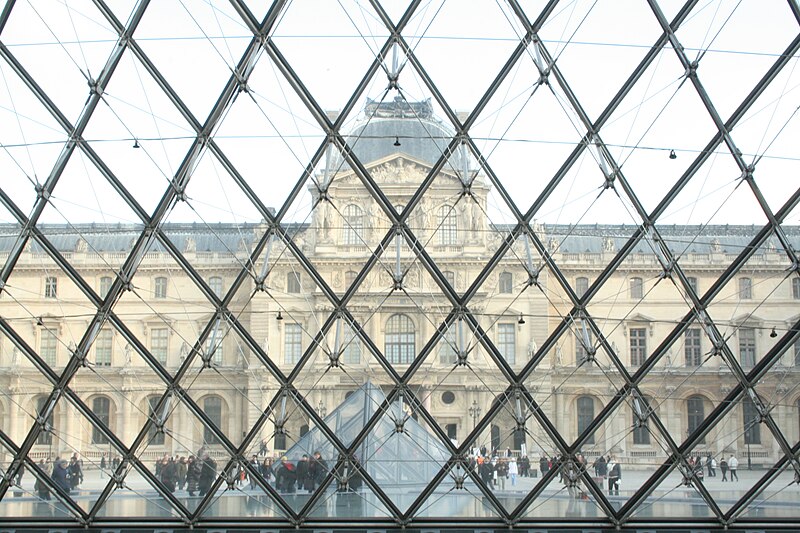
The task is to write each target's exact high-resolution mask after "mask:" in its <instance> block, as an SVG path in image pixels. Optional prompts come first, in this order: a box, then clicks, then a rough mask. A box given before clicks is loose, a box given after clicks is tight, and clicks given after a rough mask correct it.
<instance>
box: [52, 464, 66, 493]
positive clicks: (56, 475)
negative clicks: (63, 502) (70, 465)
mask: <svg viewBox="0 0 800 533" xmlns="http://www.w3.org/2000/svg"><path fill="white" fill-rule="evenodd" d="M50 477H51V478H52V479H53V482H55V484H56V485H57V486H59V487H61V488H62V489H63V490H64V492H66V493H67V494H69V491H70V490H71V487H70V485H69V479H68V472H67V461H66V459H56V462H55V466H53V473H52V474H51V475H50Z"/></svg>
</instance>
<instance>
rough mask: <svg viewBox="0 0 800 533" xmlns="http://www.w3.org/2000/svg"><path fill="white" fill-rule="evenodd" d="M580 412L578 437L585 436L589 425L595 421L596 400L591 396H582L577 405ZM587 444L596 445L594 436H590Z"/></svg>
mask: <svg viewBox="0 0 800 533" xmlns="http://www.w3.org/2000/svg"><path fill="white" fill-rule="evenodd" d="M575 406H576V409H577V411H578V413H577V414H578V416H577V419H578V435H581V434H583V432H584V431H586V428H588V427H589V424H591V423H592V420H594V398H592V397H591V396H581V397H579V398H578V400H577V402H576V403H575ZM586 444H594V434H591V435H589V438H588V439H586Z"/></svg>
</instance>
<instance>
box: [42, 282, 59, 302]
mask: <svg viewBox="0 0 800 533" xmlns="http://www.w3.org/2000/svg"><path fill="white" fill-rule="evenodd" d="M44 297H45V298H50V299H56V298H58V277H57V276H45V278H44Z"/></svg>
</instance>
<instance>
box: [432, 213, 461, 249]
mask: <svg viewBox="0 0 800 533" xmlns="http://www.w3.org/2000/svg"><path fill="white" fill-rule="evenodd" d="M436 222H437V225H436V227H437V228H438V229H437V231H436V233H437V234H438V241H437V242H438V243H439V246H455V245H456V244H458V217H457V216H456V210H455V208H454V207H453V206H452V205H450V204H445V205H442V206H439V209H438V210H437V211H436Z"/></svg>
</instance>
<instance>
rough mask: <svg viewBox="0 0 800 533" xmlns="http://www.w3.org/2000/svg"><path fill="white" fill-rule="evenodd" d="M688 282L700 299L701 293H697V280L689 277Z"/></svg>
mask: <svg viewBox="0 0 800 533" xmlns="http://www.w3.org/2000/svg"><path fill="white" fill-rule="evenodd" d="M686 281H688V282H689V287H691V289H692V290H693V291H694V293H695V294H697V296H698V297H699V296H700V293H699V292H697V278H695V277H693V276H689V277H687V278H686Z"/></svg>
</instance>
